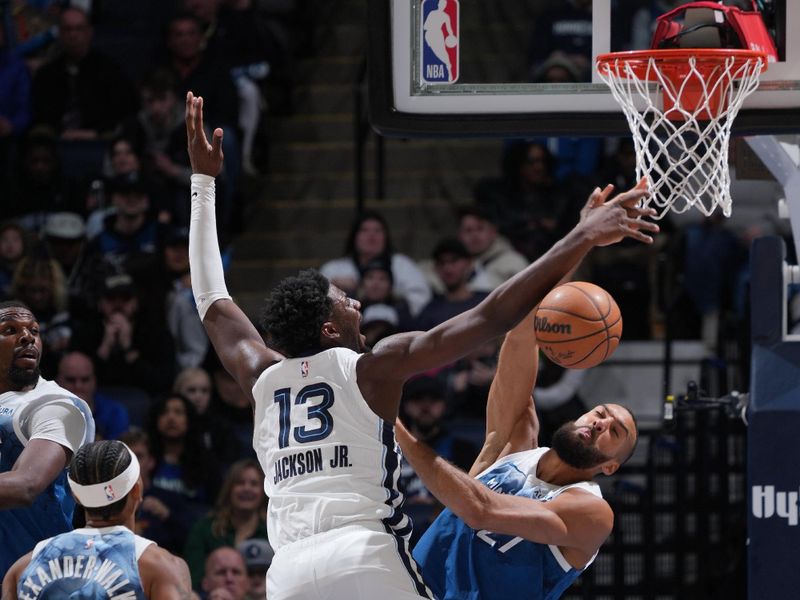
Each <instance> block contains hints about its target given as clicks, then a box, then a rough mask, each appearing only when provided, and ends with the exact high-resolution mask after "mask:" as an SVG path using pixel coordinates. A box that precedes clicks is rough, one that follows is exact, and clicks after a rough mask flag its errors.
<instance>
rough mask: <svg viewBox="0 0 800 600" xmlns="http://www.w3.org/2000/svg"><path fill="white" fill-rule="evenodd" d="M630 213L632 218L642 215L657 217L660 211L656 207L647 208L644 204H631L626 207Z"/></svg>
mask: <svg viewBox="0 0 800 600" xmlns="http://www.w3.org/2000/svg"><path fill="white" fill-rule="evenodd" d="M625 210H626V211H627V213H628V216H629V217H632V218H641V217H655V216H656V215H658V211H657V210H656V209H655V208H647V207H644V206H638V205H637V206H631V207H629V208H626V209H625Z"/></svg>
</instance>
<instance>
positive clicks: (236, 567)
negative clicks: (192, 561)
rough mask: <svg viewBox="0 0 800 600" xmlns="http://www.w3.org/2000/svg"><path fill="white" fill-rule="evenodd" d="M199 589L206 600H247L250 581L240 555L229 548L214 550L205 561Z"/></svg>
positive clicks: (235, 550)
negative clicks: (201, 589)
mask: <svg viewBox="0 0 800 600" xmlns="http://www.w3.org/2000/svg"><path fill="white" fill-rule="evenodd" d="M201 587H202V588H203V592H204V594H205V595H204V597H205V598H206V599H207V600H218V599H219V600H247V594H248V592H249V591H250V579H249V578H248V577H247V566H246V565H245V562H244V557H243V556H242V555H241V553H240V552H239V551H238V550H237V549H236V548H231V547H230V546H223V547H222V548H217V549H216V550H214V551H213V552H212V553H211V554H210V555H209V556H208V559H206V565H205V575H204V576H203V583H202V586H201ZM219 592H222V593H219Z"/></svg>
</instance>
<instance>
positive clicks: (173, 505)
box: [120, 428, 197, 550]
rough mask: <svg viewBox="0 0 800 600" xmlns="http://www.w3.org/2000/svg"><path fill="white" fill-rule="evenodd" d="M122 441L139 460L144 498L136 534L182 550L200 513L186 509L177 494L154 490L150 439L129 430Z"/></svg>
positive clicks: (153, 460) (139, 431)
mask: <svg viewBox="0 0 800 600" xmlns="http://www.w3.org/2000/svg"><path fill="white" fill-rule="evenodd" d="M120 441H121V442H123V443H124V444H127V446H128V447H129V448H130V449H131V452H133V453H134V454H135V455H136V458H138V459H139V466H140V469H141V470H140V475H141V477H142V484H143V486H144V498H143V499H142V505H141V506H140V507H139V514H138V515H137V518H136V533H138V534H139V535H142V536H144V537H147V538H148V539H151V540H153V541H154V542H156V543H157V544H158V545H159V546H161V547H162V548H178V549H179V550H180V549H181V548H183V546H182V545H181V544H182V543H183V541H184V536H185V535H186V532H187V531H188V530H189V528H190V527H191V526H192V524H193V523H194V521H195V519H196V518H197V512H196V511H194V510H187V509H186V499H185V498H184V497H183V496H181V495H180V494H179V493H178V492H175V491H172V490H165V489H162V488H154V487H153V485H152V483H153V482H152V475H153V470H154V469H155V466H156V461H155V458H154V457H153V452H152V449H151V446H150V437H149V436H148V435H147V433H145V432H144V431H142V430H140V429H135V428H132V429H129V430H128V431H127V432H126V433H123V434H122V435H121V436H120Z"/></svg>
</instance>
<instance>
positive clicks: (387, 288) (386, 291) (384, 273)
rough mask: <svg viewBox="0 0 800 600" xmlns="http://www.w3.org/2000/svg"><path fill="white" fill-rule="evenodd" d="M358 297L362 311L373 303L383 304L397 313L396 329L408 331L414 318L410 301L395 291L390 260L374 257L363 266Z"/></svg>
mask: <svg viewBox="0 0 800 600" xmlns="http://www.w3.org/2000/svg"><path fill="white" fill-rule="evenodd" d="M356 297H357V298H358V301H359V302H361V311H362V312H364V311H365V310H366V309H367V308H369V307H370V306H372V305H373V304H383V305H386V306H389V307H391V308H392V309H393V310H394V311H395V312H396V313H397V322H396V323H395V327H396V331H408V330H409V329H410V328H411V325H412V321H413V318H412V317H411V311H410V310H409V309H408V303H407V302H406V301H405V299H403V298H399V297H397V296H396V295H395V293H394V274H393V273H392V265H391V262H390V261H389V260H386V259H385V258H380V257H379V258H374V259H372V260H371V261H369V262H368V263H367V264H366V265H364V266H363V267H362V268H361V282H360V284H359V287H358V294H357V296H356ZM362 323H363V322H362Z"/></svg>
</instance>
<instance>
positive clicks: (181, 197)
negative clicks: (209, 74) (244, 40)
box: [123, 67, 224, 226]
mask: <svg viewBox="0 0 800 600" xmlns="http://www.w3.org/2000/svg"><path fill="white" fill-rule="evenodd" d="M176 88H177V81H176V78H175V75H174V73H173V72H172V71H171V70H169V69H166V68H163V67H162V68H159V69H156V70H155V71H152V72H151V73H149V74H148V75H147V77H145V79H144V81H143V82H142V83H141V85H140V87H139V92H140V97H141V105H142V108H141V110H140V111H139V112H138V113H137V114H136V115H135V116H132V117H130V118H129V119H127V120H126V121H125V123H124V124H123V132H124V135H125V136H126V137H128V138H129V139H131V140H133V142H134V143H135V144H136V145H137V146H138V147H139V148H142V149H143V151H144V163H143V168H144V171H145V174H146V175H147V176H148V177H149V178H151V179H152V180H153V181H154V182H155V183H156V184H157V186H158V187H159V189H163V191H164V208H165V209H166V210H168V211H169V213H170V214H171V217H172V223H174V224H176V225H182V226H188V224H189V187H190V186H189V183H190V182H189V178H190V176H191V174H192V171H191V166H190V165H189V154H188V152H187V150H186V148H187V145H188V142H187V139H186V127H185V125H184V115H183V103H182V102H181V101H180V99H179V98H178V92H177V89H176ZM206 133H207V134H208V135H210V129H209V131H207V132H206ZM220 189H221V190H222V189H224V187H222V186H221V187H220ZM217 200H218V202H220V203H222V202H224V197H223V196H222V195H221V193H220V191H217Z"/></svg>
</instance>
